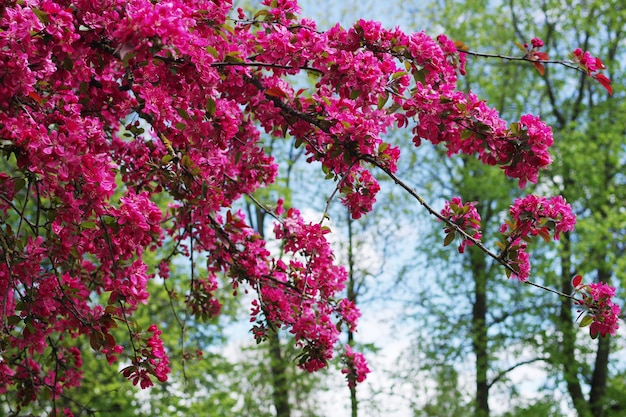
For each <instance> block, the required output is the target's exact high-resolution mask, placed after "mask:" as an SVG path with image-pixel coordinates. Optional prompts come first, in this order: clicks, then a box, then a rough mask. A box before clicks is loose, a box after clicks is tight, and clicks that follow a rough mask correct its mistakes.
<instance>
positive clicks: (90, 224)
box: [80, 221, 96, 229]
mask: <svg viewBox="0 0 626 417" xmlns="http://www.w3.org/2000/svg"><path fill="white" fill-rule="evenodd" d="M80 227H81V228H82V229H95V228H96V222H92V221H87V222H82V223H81V224H80Z"/></svg>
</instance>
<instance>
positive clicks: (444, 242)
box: [443, 232, 454, 246]
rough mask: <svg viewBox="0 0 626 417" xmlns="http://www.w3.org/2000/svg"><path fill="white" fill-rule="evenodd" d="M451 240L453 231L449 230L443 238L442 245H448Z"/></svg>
mask: <svg viewBox="0 0 626 417" xmlns="http://www.w3.org/2000/svg"><path fill="white" fill-rule="evenodd" d="M453 241H454V232H450V233H448V234H447V235H446V238H445V239H444V240H443V246H448V245H449V244H450V243H452V242H453Z"/></svg>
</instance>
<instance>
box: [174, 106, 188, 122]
mask: <svg viewBox="0 0 626 417" xmlns="http://www.w3.org/2000/svg"><path fill="white" fill-rule="evenodd" d="M176 113H178V115H179V116H180V117H182V118H183V119H185V120H189V119H190V117H189V113H187V110H185V109H183V108H180V109H176Z"/></svg>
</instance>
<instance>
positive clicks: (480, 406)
mask: <svg viewBox="0 0 626 417" xmlns="http://www.w3.org/2000/svg"><path fill="white" fill-rule="evenodd" d="M469 250H470V251H471V252H470V256H471V268H472V276H473V279H474V305H473V307H472V349H473V351H474V355H476V408H475V411H474V416H475V417H488V416H489V381H488V380H487V371H488V370H489V348H488V338H487V272H486V271H487V263H486V261H485V258H484V255H483V254H482V252H479V251H477V250H476V248H474V247H472V248H469Z"/></svg>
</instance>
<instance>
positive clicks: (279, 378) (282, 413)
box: [268, 332, 291, 417]
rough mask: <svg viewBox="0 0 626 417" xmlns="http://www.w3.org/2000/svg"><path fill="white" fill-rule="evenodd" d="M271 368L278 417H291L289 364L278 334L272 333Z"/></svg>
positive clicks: (270, 337)
mask: <svg viewBox="0 0 626 417" xmlns="http://www.w3.org/2000/svg"><path fill="white" fill-rule="evenodd" d="M268 342H269V353H270V368H271V370H272V387H273V389H274V392H273V394H272V397H273V399H274V407H275V408H276V417H290V416H291V407H290V406H289V385H288V383H287V382H288V379H287V364H286V363H285V359H284V358H283V355H282V348H281V346H280V338H279V337H278V333H276V332H270V333H269V335H268Z"/></svg>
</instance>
